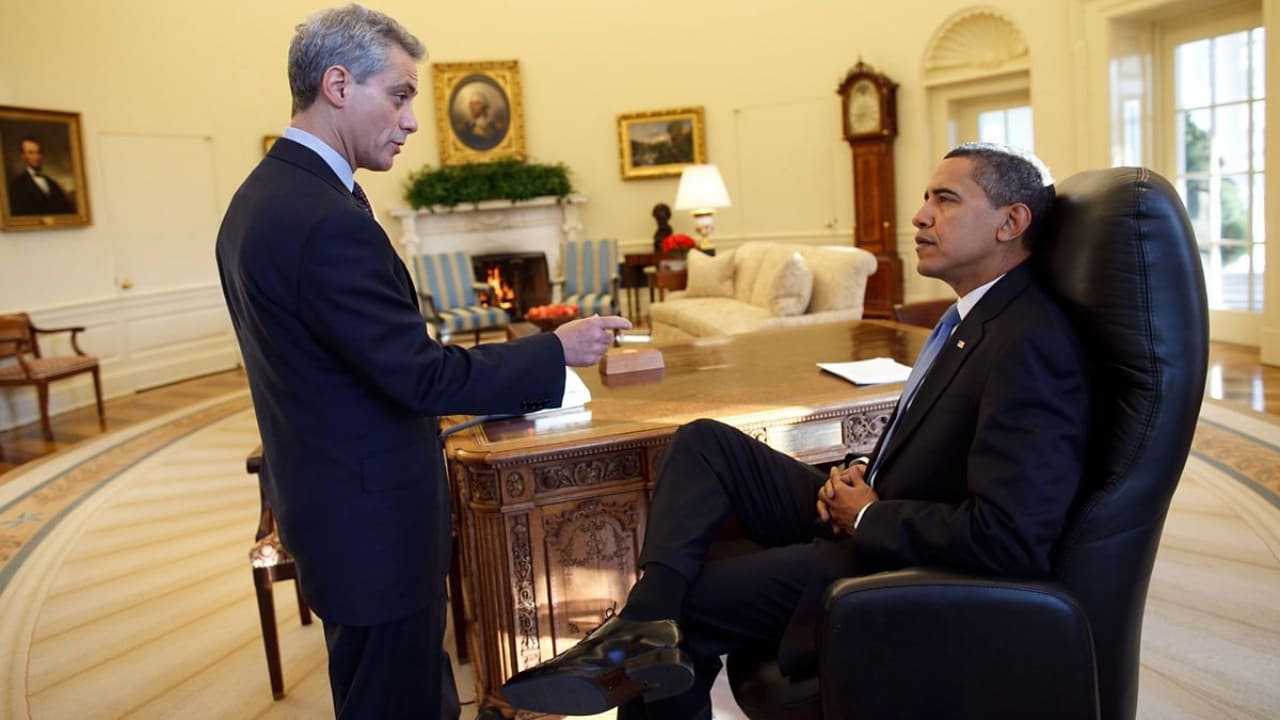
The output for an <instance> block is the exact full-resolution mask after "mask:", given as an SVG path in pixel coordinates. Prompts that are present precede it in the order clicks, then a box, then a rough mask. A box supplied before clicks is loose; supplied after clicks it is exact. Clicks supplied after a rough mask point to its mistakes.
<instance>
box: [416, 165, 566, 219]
mask: <svg viewBox="0 0 1280 720" xmlns="http://www.w3.org/2000/svg"><path fill="white" fill-rule="evenodd" d="M572 192H573V185H572V184H571V183H570V182H569V168H567V167H565V166H564V165H563V164H559V163H557V164H544V163H531V162H522V161H520V160H513V159H509V158H508V159H504V160H495V161H494V162H487V163H465V164H462V165H453V166H450V167H441V168H433V167H431V166H430V165H426V166H424V167H423V168H422V169H421V170H418V171H416V172H413V173H410V175H409V179H408V181H407V182H406V183H405V193H404V199H405V201H406V202H408V203H409V205H410V206H411V207H413V208H414V209H415V210H424V209H425V210H429V211H431V212H435V208H437V207H446V208H453V207H455V206H457V205H459V204H461V203H479V202H483V201H485V200H510V201H511V202H512V203H513V204H514V203H517V202H519V201H521V200H530V199H532V198H536V197H545V196H554V197H557V198H561V199H563V198H564V197H566V196H567V195H569V194H570V193H572Z"/></svg>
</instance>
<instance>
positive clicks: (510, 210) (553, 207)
mask: <svg viewBox="0 0 1280 720" xmlns="http://www.w3.org/2000/svg"><path fill="white" fill-rule="evenodd" d="M586 201H587V198H586V196H584V195H569V196H567V197H565V198H558V197H554V196H547V197H538V198H533V199H532V200H522V201H520V202H517V203H512V202H511V201H510V200H488V201H485V202H481V203H475V204H474V205H459V206H457V207H453V208H447V207H434V208H431V209H425V208H424V209H422V210H411V209H408V208H405V209H401V210H392V211H391V215H392V216H393V217H395V218H396V219H398V220H399V221H400V246H401V248H402V249H403V252H404V255H405V256H406V258H410V259H411V258H412V256H414V255H423V254H428V253H432V254H434V253H443V252H454V251H457V250H462V251H465V252H467V253H469V254H471V255H489V254H495V253H519V252H541V253H543V254H544V255H546V256H547V267H548V268H549V269H550V271H551V274H552V276H553V277H561V276H562V275H563V268H562V267H561V265H560V248H561V245H562V244H563V243H564V242H565V241H568V240H577V239H578V237H579V234H580V233H581V232H582V221H581V219H580V218H579V206H580V205H582V204H583V203H585V202H586ZM411 266H412V265H411Z"/></svg>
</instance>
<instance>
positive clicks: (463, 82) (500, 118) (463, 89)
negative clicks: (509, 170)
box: [431, 60, 525, 166]
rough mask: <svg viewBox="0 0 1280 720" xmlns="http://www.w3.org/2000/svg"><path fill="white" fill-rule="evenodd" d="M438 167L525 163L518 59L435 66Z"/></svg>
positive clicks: (433, 74) (433, 68)
mask: <svg viewBox="0 0 1280 720" xmlns="http://www.w3.org/2000/svg"><path fill="white" fill-rule="evenodd" d="M431 74H432V81H433V83H434V88H435V99H436V126H437V130H438V132H437V133H436V135H437V138H438V140H439V143H440V164H441V165H445V166H448V165H461V164H462V163H469V162H488V161H490V160H497V159H500V158H515V159H517V160H524V159H525V148H524V106H523V105H522V103H521V100H520V63H519V61H518V60H497V61H490V62H465V63H433V64H432V66H431Z"/></svg>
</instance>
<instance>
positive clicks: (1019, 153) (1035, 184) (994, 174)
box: [946, 142, 1054, 250]
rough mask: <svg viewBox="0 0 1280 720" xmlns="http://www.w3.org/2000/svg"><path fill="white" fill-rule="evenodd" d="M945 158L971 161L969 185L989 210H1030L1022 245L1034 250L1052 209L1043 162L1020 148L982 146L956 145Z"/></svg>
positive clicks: (1050, 184)
mask: <svg viewBox="0 0 1280 720" xmlns="http://www.w3.org/2000/svg"><path fill="white" fill-rule="evenodd" d="M946 157H948V158H953V157H963V158H969V159H970V160H972V161H973V181H974V182H976V183H977V184H978V187H980V188H982V191H983V192H984V193H986V195H987V199H988V200H990V201H991V205H992V207H1004V206H1005V205H1012V204H1014V203H1022V204H1024V205H1026V206H1027V207H1028V208H1030V209H1031V227H1029V228H1028V229H1027V232H1026V233H1024V234H1023V237H1022V241H1023V244H1025V245H1026V246H1027V247H1028V248H1030V249H1033V250H1034V249H1035V241H1036V233H1035V231H1036V230H1038V229H1039V228H1040V225H1041V222H1042V221H1043V220H1044V219H1045V218H1047V217H1048V216H1049V210H1050V209H1051V208H1052V207H1053V197H1054V188H1053V176H1052V175H1051V174H1050V173H1049V168H1047V167H1045V164H1044V162H1043V161H1041V160H1040V158H1038V157H1036V156H1035V155H1034V154H1032V153H1030V152H1028V151H1026V150H1023V149H1022V148H1018V147H1014V146H1012V145H1001V144H999V143H985V142H971V143H965V144H963V145H959V146H957V147H955V148H953V149H952V150H951V152H949V153H947V154H946Z"/></svg>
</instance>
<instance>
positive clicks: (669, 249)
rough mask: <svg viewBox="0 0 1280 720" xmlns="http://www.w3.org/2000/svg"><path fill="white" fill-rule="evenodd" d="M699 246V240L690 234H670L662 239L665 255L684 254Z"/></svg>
mask: <svg viewBox="0 0 1280 720" xmlns="http://www.w3.org/2000/svg"><path fill="white" fill-rule="evenodd" d="M696 247H698V242H697V241H696V240H694V239H693V238H691V237H689V236H688V235H682V234H679V233H677V234H675V235H668V236H666V237H665V238H663V239H662V252H663V254H665V255H675V256H684V255H687V254H688V253H689V251H690V250H692V249H694V248H696Z"/></svg>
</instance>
